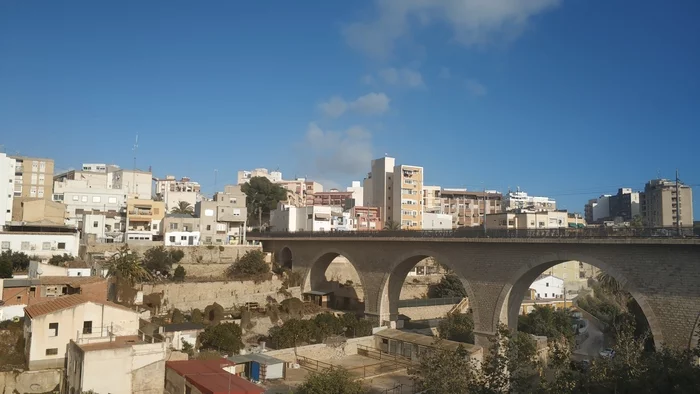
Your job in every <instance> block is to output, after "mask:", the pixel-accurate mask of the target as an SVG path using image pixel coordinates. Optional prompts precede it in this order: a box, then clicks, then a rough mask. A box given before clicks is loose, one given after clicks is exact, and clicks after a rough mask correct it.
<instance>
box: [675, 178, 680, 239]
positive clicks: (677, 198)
mask: <svg viewBox="0 0 700 394" xmlns="http://www.w3.org/2000/svg"><path fill="white" fill-rule="evenodd" d="M680 182H681V181H680V179H678V169H677V168H676V235H677V236H680V235H681V190H680V189H681V185H680Z"/></svg>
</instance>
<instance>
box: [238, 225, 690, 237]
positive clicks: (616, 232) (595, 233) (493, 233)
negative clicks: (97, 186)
mask: <svg viewBox="0 0 700 394" xmlns="http://www.w3.org/2000/svg"><path fill="white" fill-rule="evenodd" d="M247 237H248V238H249V239H274V238H699V236H698V235H696V234H694V233H693V229H692V228H682V229H680V231H679V230H678V229H676V228H668V227H663V228H648V227H645V228H636V227H586V228H576V229H574V228H553V229H494V230H490V229H483V228H463V229H454V230H381V231H297V232H284V231H270V232H248V233H247Z"/></svg>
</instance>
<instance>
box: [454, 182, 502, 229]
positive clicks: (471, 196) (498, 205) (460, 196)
mask: <svg viewBox="0 0 700 394" xmlns="http://www.w3.org/2000/svg"><path fill="white" fill-rule="evenodd" d="M502 198H503V196H502V195H501V193H498V192H496V191H488V190H487V191H483V192H477V191H469V190H467V189H447V188H445V189H442V190H441V191H440V201H441V203H442V213H443V214H447V215H452V228H459V227H477V226H482V225H483V224H484V215H488V214H493V213H500V212H501V211H502V208H503V207H502Z"/></svg>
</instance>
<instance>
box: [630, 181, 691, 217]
mask: <svg viewBox="0 0 700 394" xmlns="http://www.w3.org/2000/svg"><path fill="white" fill-rule="evenodd" d="M641 200H642V216H643V217H644V220H645V224H646V226H648V227H675V226H676V224H677V223H676V222H677V221H679V224H680V227H685V228H692V227H693V189H691V187H690V186H688V185H684V184H679V185H678V188H677V190H676V182H674V181H669V180H666V179H654V180H651V181H649V182H647V184H646V185H645V186H644V195H643V197H642V199H641ZM679 215H680V217H679Z"/></svg>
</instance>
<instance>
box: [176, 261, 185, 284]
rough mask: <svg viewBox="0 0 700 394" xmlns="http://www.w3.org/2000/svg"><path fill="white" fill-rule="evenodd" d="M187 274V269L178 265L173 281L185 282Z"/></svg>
mask: <svg viewBox="0 0 700 394" xmlns="http://www.w3.org/2000/svg"><path fill="white" fill-rule="evenodd" d="M186 274H187V272H186V271H185V267H183V266H181V265H178V266H177V268H175V272H174V273H173V280H174V281H175V282H183V281H184V280H185V275H186Z"/></svg>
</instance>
